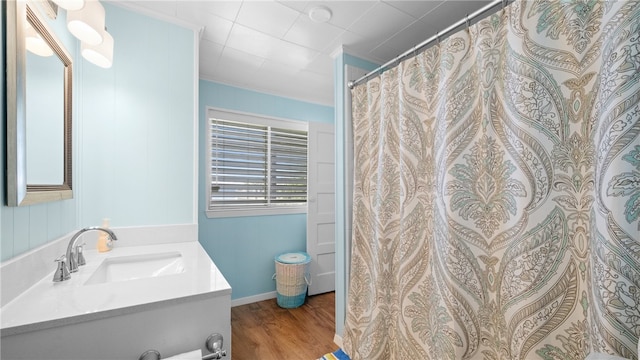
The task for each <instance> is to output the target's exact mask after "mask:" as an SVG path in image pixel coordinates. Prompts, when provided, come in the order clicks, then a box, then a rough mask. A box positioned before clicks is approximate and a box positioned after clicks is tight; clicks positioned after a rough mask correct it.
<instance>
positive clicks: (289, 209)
mask: <svg viewBox="0 0 640 360" xmlns="http://www.w3.org/2000/svg"><path fill="white" fill-rule="evenodd" d="M205 116H206V129H205V142H206V151H205V156H204V163H205V184H206V185H205V187H206V189H205V196H206V198H205V213H206V216H207V218H223V217H243V216H264V215H285V214H305V213H307V204H308V202H309V199H308V193H307V201H306V202H305V203H301V204H299V205H277V206H272V205H267V206H242V207H237V206H232V205H230V206H225V207H220V208H214V209H212V208H211V207H210V203H211V179H212V174H211V152H212V150H213V149H212V144H211V142H212V141H211V137H212V134H211V119H212V118H218V119H222V120H228V121H238V122H243V123H249V124H256V125H262V126H271V127H278V128H284V129H291V130H298V131H306V132H307V157H308V154H309V138H308V134H309V123H308V122H305V121H300V120H292V119H282V118H276V117H270V116H265V115H259V114H253V113H247V112H239V111H232V110H226V109H219V108H215V107H207V108H206V114H205ZM308 173H309V168H308V164H307V174H308ZM307 184H308V181H307ZM307 190H308V187H307Z"/></svg>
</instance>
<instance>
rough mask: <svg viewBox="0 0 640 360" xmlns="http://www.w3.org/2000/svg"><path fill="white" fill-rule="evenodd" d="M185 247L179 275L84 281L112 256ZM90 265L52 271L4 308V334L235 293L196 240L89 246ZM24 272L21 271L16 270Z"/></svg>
mask: <svg viewBox="0 0 640 360" xmlns="http://www.w3.org/2000/svg"><path fill="white" fill-rule="evenodd" d="M174 251H177V252H180V253H181V254H182V256H183V259H184V271H183V272H182V273H179V274H172V275H166V276H161V277H151V278H144V279H134V280H128V281H121V282H110V283H102V284H90V285H86V284H85V282H87V280H88V279H89V277H90V276H91V275H92V274H93V272H94V271H95V270H96V269H97V268H98V267H99V266H100V264H101V263H102V262H103V261H104V260H105V259H107V258H109V257H115V256H129V255H148V254H154V253H166V252H174ZM84 254H85V258H86V262H87V265H85V266H81V267H80V268H79V271H78V272H75V273H72V274H71V279H69V280H66V281H63V282H59V283H54V282H53V281H52V278H53V270H55V263H54V262H53V259H52V262H51V265H52V266H51V269H52V271H51V273H50V274H48V275H47V276H46V277H45V278H43V279H41V280H40V281H38V282H37V283H36V284H34V285H33V286H32V287H31V288H29V289H28V290H27V291H25V292H23V293H22V294H20V295H19V296H17V297H16V298H15V299H13V300H12V301H11V302H9V303H8V304H6V305H5V306H3V307H2V310H1V311H0V325H1V326H0V327H1V332H2V336H8V335H13V334H18V333H23V332H27V331H34V330H39V329H46V328H51V327H57V326H62V325H68V324H73V323H77V322H84V321H90V320H96V319H101V318H105V317H110V316H117V315H120V314H125V313H130V312H133V311H140V310H144V309H145V308H150V307H155V306H160V305H163V304H166V303H167V302H181V301H185V300H189V299H192V298H193V297H198V296H202V297H213V296H222V295H228V294H231V286H230V285H229V283H228V282H227V281H226V280H225V278H224V276H223V275H222V274H221V273H220V271H219V270H218V268H217V267H216V266H215V264H214V263H213V262H212V261H211V259H210V258H209V256H208V255H207V253H206V252H205V251H204V249H203V248H202V246H201V245H200V244H199V243H198V242H197V241H188V242H177V243H169V244H158V245H141V246H124V247H118V244H117V242H116V244H115V248H114V249H113V250H111V251H109V252H106V253H98V252H97V251H96V250H85V252H84ZM15 276H20V274H15Z"/></svg>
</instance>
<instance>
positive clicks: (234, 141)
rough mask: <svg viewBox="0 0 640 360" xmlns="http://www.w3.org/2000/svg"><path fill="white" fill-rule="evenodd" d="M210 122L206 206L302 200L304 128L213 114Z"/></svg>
mask: <svg viewBox="0 0 640 360" xmlns="http://www.w3.org/2000/svg"><path fill="white" fill-rule="evenodd" d="M210 126H211V128H210V134H211V138H210V139H211V158H210V159H211V163H210V165H211V196H210V199H209V209H210V210H216V209H222V208H228V207H234V208H238V207H274V206H291V205H301V204H306V201H307V132H306V131H303V130H296V129H286V128H284V127H273V126H266V125H259V124H250V123H245V122H239V121H230V120H224V119H218V118H211V119H210Z"/></svg>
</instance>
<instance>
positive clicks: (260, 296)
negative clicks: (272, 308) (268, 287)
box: [231, 291, 278, 307]
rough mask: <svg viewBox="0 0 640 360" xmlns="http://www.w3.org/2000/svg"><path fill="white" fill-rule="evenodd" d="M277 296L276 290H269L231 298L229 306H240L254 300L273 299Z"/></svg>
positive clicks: (251, 302)
mask: <svg viewBox="0 0 640 360" xmlns="http://www.w3.org/2000/svg"><path fill="white" fill-rule="evenodd" d="M277 296H278V292H277V291H271V292H268V293H264V294H258V295H253V296H247V297H243V298H239V299H235V300H231V307H236V306H240V305H247V304H253V303H255V302H258V301H263V300H269V299H275V298H276V297H277Z"/></svg>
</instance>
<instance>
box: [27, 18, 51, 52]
mask: <svg viewBox="0 0 640 360" xmlns="http://www.w3.org/2000/svg"><path fill="white" fill-rule="evenodd" d="M24 41H25V46H26V48H27V50H29V51H30V52H32V53H34V54H36V55H40V56H44V57H48V56H52V55H53V50H52V49H51V47H49V44H47V42H46V41H44V39H43V38H42V36H40V34H38V33H37V32H36V29H34V28H33V27H32V26H31V25H29V26H27V28H26V29H25V39H24Z"/></svg>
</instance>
